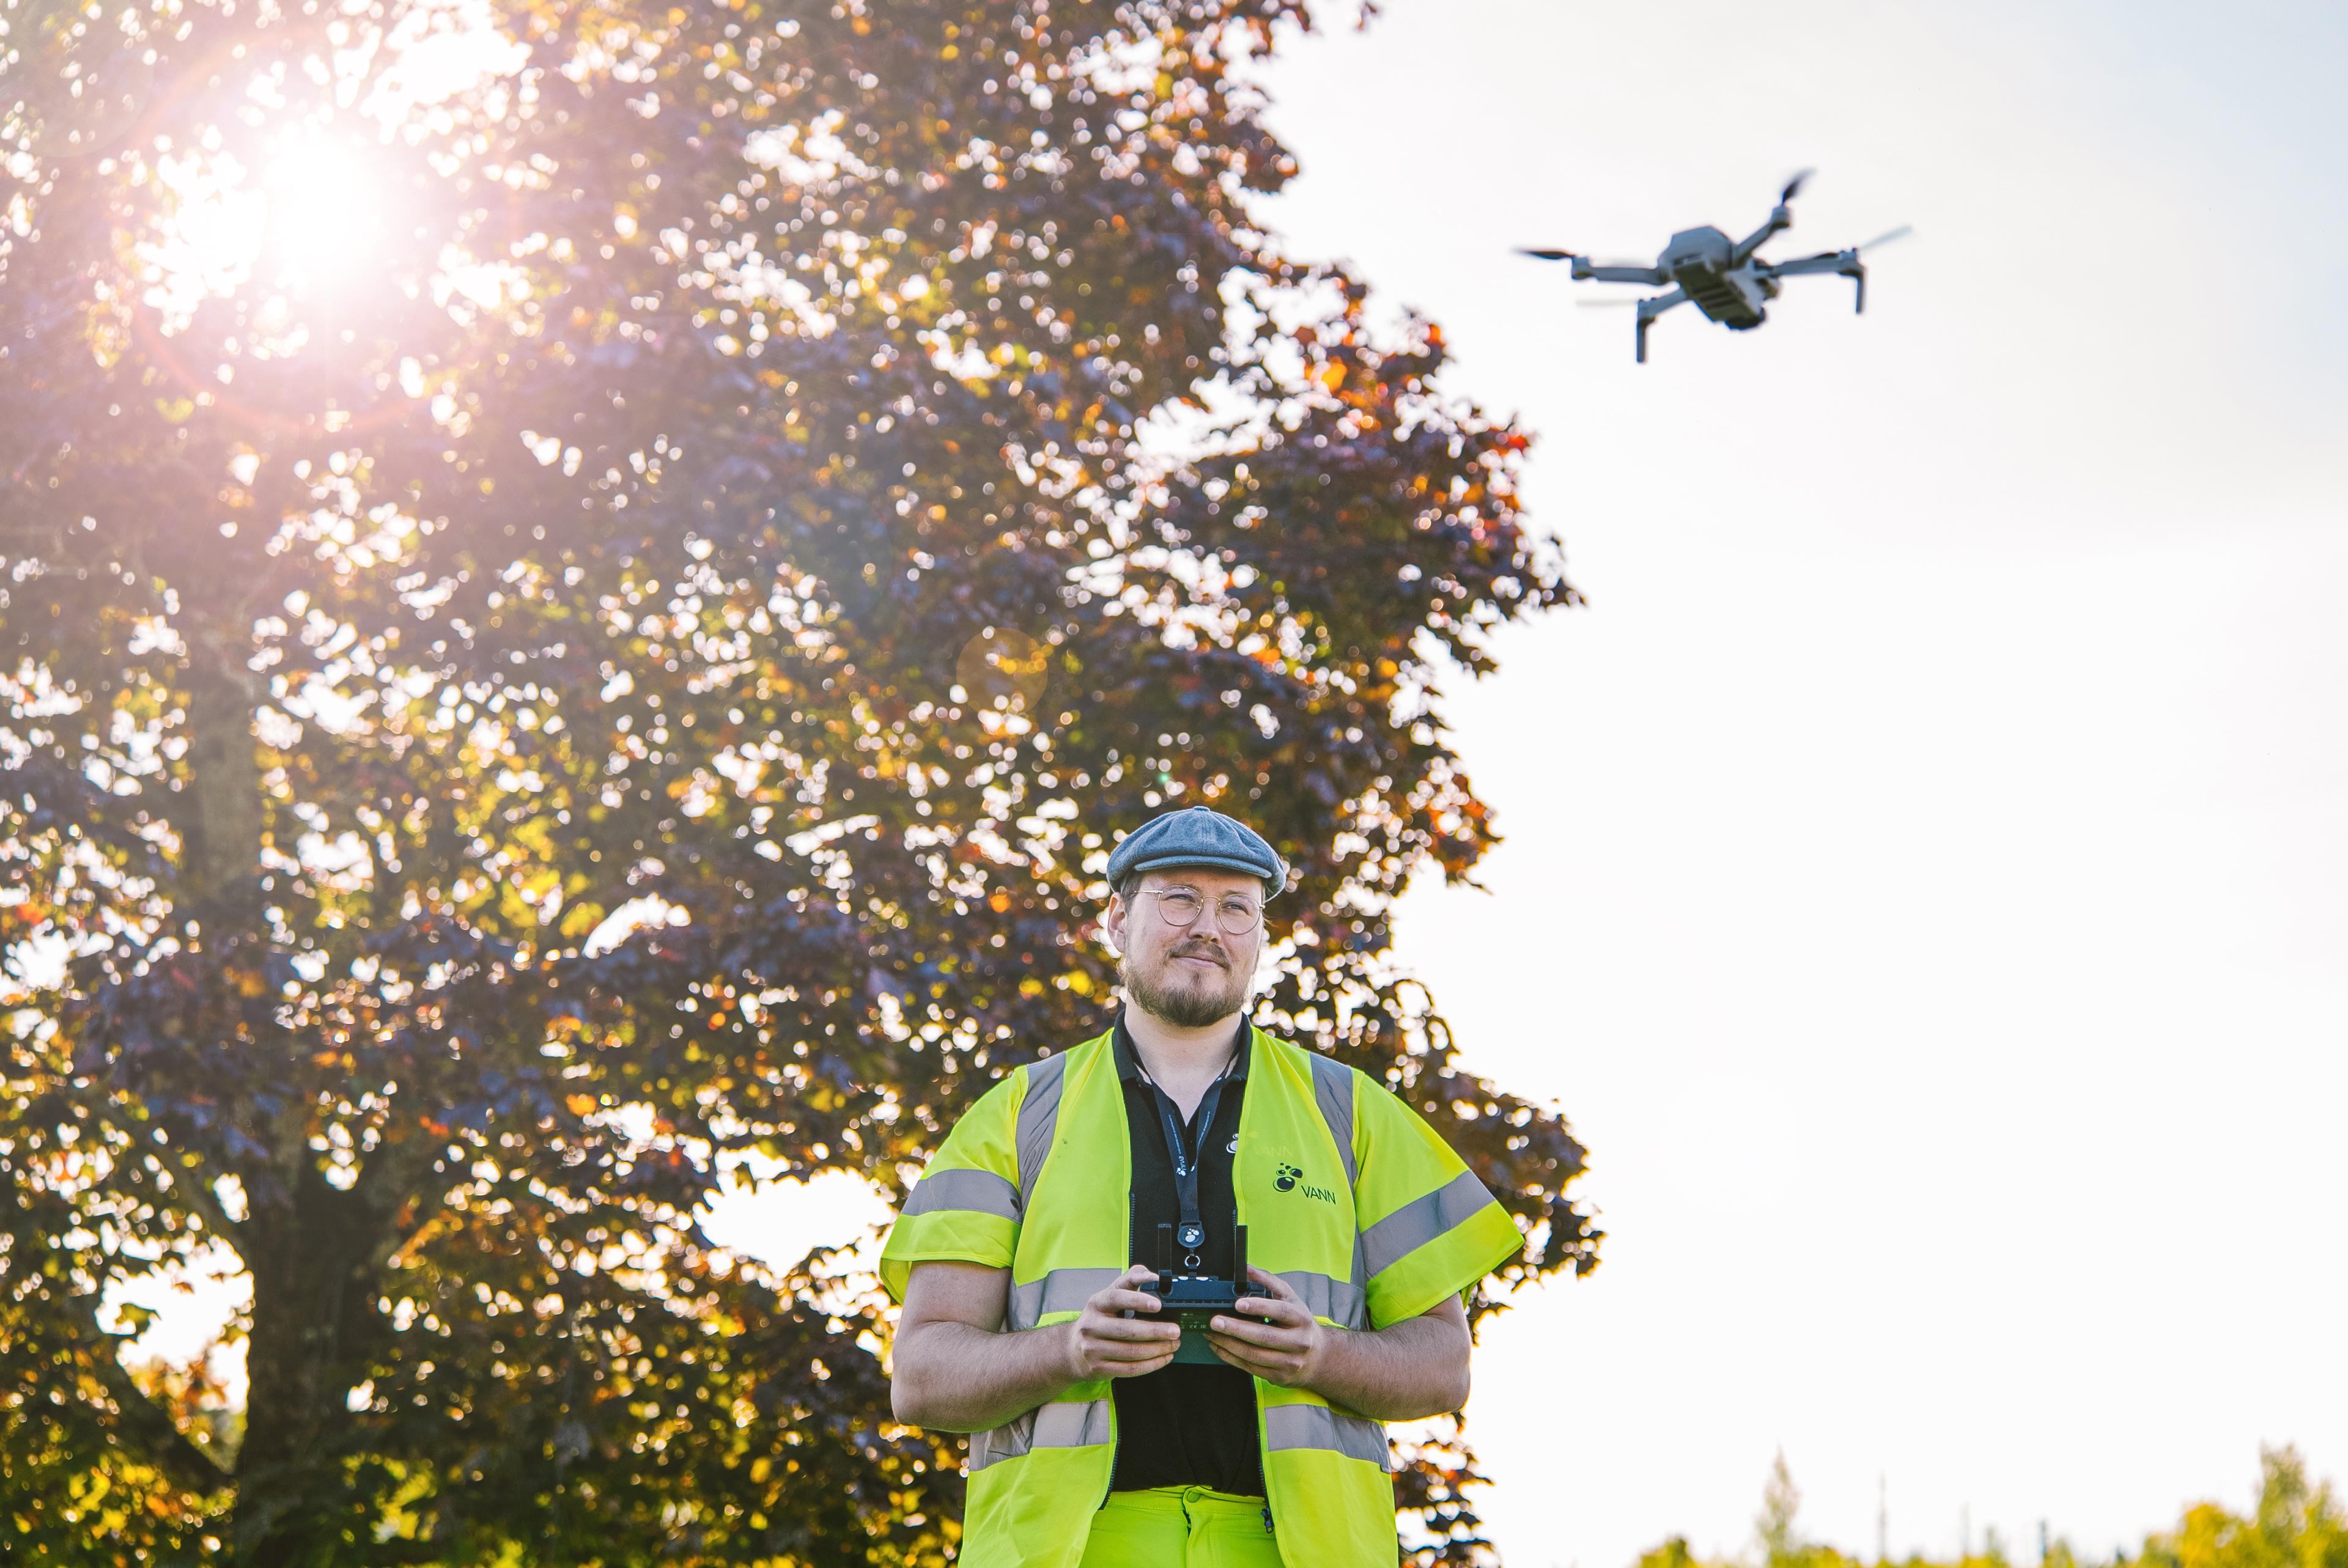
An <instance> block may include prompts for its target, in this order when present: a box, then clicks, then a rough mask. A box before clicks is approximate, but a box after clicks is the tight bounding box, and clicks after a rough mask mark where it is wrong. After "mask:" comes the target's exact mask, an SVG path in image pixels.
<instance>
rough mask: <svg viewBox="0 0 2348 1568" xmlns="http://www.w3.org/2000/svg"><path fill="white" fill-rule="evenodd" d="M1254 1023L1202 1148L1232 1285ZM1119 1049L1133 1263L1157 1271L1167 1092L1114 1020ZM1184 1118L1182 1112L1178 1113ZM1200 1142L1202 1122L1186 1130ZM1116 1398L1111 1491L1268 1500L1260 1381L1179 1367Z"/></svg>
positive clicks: (1166, 1213) (1121, 1383)
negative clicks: (1167, 1489)
mask: <svg viewBox="0 0 2348 1568" xmlns="http://www.w3.org/2000/svg"><path fill="white" fill-rule="evenodd" d="M1248 1040H1249V1033H1248V1025H1247V1022H1246V1020H1241V1023H1240V1032H1239V1040H1238V1048H1239V1049H1238V1054H1237V1055H1236V1056H1235V1057H1234V1058H1233V1059H1232V1061H1231V1069H1230V1071H1228V1072H1227V1073H1226V1074H1225V1078H1226V1079H1227V1080H1228V1081H1226V1082H1225V1084H1224V1085H1223V1090H1222V1093H1221V1096H1220V1099H1219V1100H1218V1101H1217V1102H1216V1105H1215V1119H1214V1122H1213V1123H1212V1124H1211V1125H1210V1127H1209V1128H1208V1129H1207V1132H1206V1136H1205V1137H1204V1138H1203V1139H1201V1140H1200V1144H1199V1149H1200V1159H1199V1217H1200V1219H1201V1220H1202V1221H1204V1222H1205V1224H1206V1226H1207V1245H1205V1246H1204V1247H1203V1248H1201V1249H1200V1252H1201V1255H1202V1257H1203V1260H1204V1261H1203V1267H1204V1268H1205V1269H1206V1270H1207V1271H1209V1272H1210V1273H1214V1274H1219V1275H1222V1276H1225V1277H1229V1275H1230V1270H1231V1226H1232V1224H1233V1223H1234V1221H1235V1219H1236V1218H1237V1216H1238V1214H1239V1201H1238V1199H1237V1198H1235V1197H1234V1196H1233V1195H1232V1193H1231V1155H1232V1154H1233V1153H1235V1152H1236V1151H1237V1149H1238V1146H1239V1132H1240V1101H1241V1096H1242V1095H1243V1094H1244V1093H1245V1091H1246V1089H1247V1070H1248ZM1112 1049H1113V1050H1115V1052H1116V1055H1117V1077H1118V1079H1119V1081H1121V1082H1122V1084H1123V1086H1124V1089H1125V1121H1126V1126H1127V1129H1128V1133H1129V1142H1130V1143H1131V1146H1132V1150H1133V1235H1132V1236H1131V1237H1130V1238H1129V1239H1130V1243H1131V1245H1130V1247H1129V1250H1128V1253H1127V1255H1128V1257H1130V1258H1131V1259H1133V1260H1134V1261H1135V1262H1137V1263H1146V1264H1148V1265H1149V1266H1151V1267H1152V1268H1155V1267H1156V1266H1158V1259H1157V1253H1158V1227H1159V1225H1172V1224H1174V1223H1175V1222H1176V1220H1177V1218H1178V1217H1179V1214H1180V1202H1179V1199H1178V1198H1177V1197H1176V1196H1175V1192H1174V1157H1173V1154H1172V1153H1171V1152H1170V1151H1169V1150H1168V1149H1167V1147H1166V1130H1165V1127H1164V1124H1163V1123H1162V1122H1161V1121H1160V1120H1159V1112H1158V1099H1159V1095H1160V1094H1162V1093H1163V1092H1164V1091H1162V1090H1160V1089H1159V1088H1158V1086H1157V1085H1155V1084H1153V1083H1151V1082H1150V1081H1149V1080H1148V1077H1147V1076H1146V1075H1145V1074H1144V1073H1143V1071H1142V1068H1141V1061H1140V1059H1139V1058H1138V1056H1136V1055H1135V1054H1134V1050H1133V1037H1132V1036H1131V1035H1129V1034H1128V1033H1127V1032H1126V1030H1125V1020H1124V1019H1123V1018H1119V1019H1118V1020H1117V1030H1116V1033H1115V1039H1114V1040H1113V1042H1112ZM1178 1113H1179V1112H1178ZM1184 1131H1185V1132H1188V1133H1192V1134H1195V1133H1196V1132H1198V1127H1197V1126H1196V1124H1195V1122H1193V1123H1192V1124H1190V1125H1188V1126H1186V1127H1185V1129H1184ZM1109 1388H1110V1389H1111V1391H1112V1394H1113V1396H1114V1397H1115V1399H1116V1400H1117V1469H1116V1471H1114V1472H1113V1474H1112V1475H1111V1477H1110V1479H1109V1489H1110V1490H1111V1491H1140V1490H1142V1489H1143V1488H1146V1487H1153V1486H1205V1487H1211V1488H1213V1489H1214V1490H1215V1491H1225V1492H1231V1493H1235V1494H1237V1495H1239V1496H1241V1497H1259V1496H1262V1493H1263V1456H1262V1453H1261V1452H1259V1451H1258V1450H1257V1447H1256V1430H1255V1424H1256V1423H1255V1381H1254V1379H1253V1378H1250V1377H1249V1376H1248V1375H1247V1374H1246V1373H1245V1372H1242V1371H1241V1370H1240V1369H1239V1368H1236V1367H1231V1366H1226V1365H1225V1364H1224V1363H1222V1362H1220V1361H1218V1362H1216V1363H1215V1364H1214V1365H1213V1366H1211V1367H1210V1366H1202V1365H1198V1364H1195V1363H1191V1362H1186V1361H1178V1362H1175V1363H1173V1364H1171V1365H1169V1366H1165V1367H1160V1368H1159V1369H1158V1370H1157V1371H1155V1372H1150V1373H1147V1374H1145V1375H1144V1376H1142V1377H1138V1378H1112V1379H1111V1380H1110V1383H1109Z"/></svg>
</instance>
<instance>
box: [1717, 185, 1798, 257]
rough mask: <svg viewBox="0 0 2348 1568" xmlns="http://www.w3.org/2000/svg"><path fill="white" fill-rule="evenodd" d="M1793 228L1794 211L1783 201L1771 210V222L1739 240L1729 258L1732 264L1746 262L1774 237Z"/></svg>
mask: <svg viewBox="0 0 2348 1568" xmlns="http://www.w3.org/2000/svg"><path fill="white" fill-rule="evenodd" d="M1793 226H1794V211H1793V209H1792V208H1790V207H1787V205H1786V204H1785V203H1784V202H1782V201H1781V202H1779V203H1778V204H1777V205H1776V207H1774V208H1772V209H1771V210H1770V212H1769V220H1768V221H1767V222H1766V223H1764V224H1762V225H1761V227H1759V228H1758V229H1756V230H1755V231H1753V232H1752V233H1750V234H1747V235H1746V236H1745V238H1744V239H1742V240H1739V241H1737V242H1736V249H1735V251H1734V252H1732V253H1731V254H1730V256H1729V261H1730V263H1731V264H1732V265H1734V264H1735V263H1736V262H1740V261H1746V259H1748V258H1749V257H1751V255H1752V254H1753V252H1754V251H1758V250H1759V249H1760V248H1761V247H1762V246H1764V245H1766V244H1767V243H1768V242H1769V241H1770V239H1771V237H1772V236H1774V235H1776V234H1780V233H1783V232H1784V231H1787V230H1788V229H1790V228H1792V227H1793Z"/></svg>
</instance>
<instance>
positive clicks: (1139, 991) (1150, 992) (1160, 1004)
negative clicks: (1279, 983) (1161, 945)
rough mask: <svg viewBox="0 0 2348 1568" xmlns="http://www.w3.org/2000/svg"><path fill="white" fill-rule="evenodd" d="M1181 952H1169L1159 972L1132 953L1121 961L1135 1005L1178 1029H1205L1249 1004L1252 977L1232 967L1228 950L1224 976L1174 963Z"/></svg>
mask: <svg viewBox="0 0 2348 1568" xmlns="http://www.w3.org/2000/svg"><path fill="white" fill-rule="evenodd" d="M1193 950H1194V951H1203V949H1193ZM1180 956H1181V949H1180V948H1176V949H1174V950H1173V951H1171V952H1169V953H1168V954H1167V955H1166V957H1165V958H1163V959H1161V960H1160V961H1159V964H1158V966H1157V969H1156V972H1155V973H1144V972H1143V971H1142V969H1141V968H1140V967H1139V966H1138V965H1137V964H1136V963H1135V962H1134V961H1133V956H1132V955H1131V954H1129V953H1128V955H1126V956H1125V957H1124V958H1122V959H1120V960H1119V961H1118V963H1117V979H1119V980H1121V981H1122V982H1123V983H1124V985H1125V994H1126V996H1127V997H1128V999H1130V1000H1131V1001H1132V1003H1133V1005H1134V1006H1136V1007H1138V1008H1139V1009H1141V1010H1142V1011H1143V1012H1146V1013H1148V1015H1149V1016H1150V1017H1152V1018H1155V1019H1162V1020H1165V1021H1166V1022H1168V1023H1170V1024H1172V1025H1173V1026H1174V1027H1176V1028H1177V1029H1204V1028H1206V1027H1207V1025H1209V1024H1210V1023H1215V1022H1218V1021H1219V1020H1223V1019H1227V1018H1229V1017H1231V1015H1232V1014H1233V1013H1235V1012H1237V1011H1239V1010H1240V1009H1241V1008H1243V1007H1245V1006H1246V1005H1247V999H1248V979H1249V977H1248V976H1246V975H1244V974H1241V972H1240V971H1239V970H1238V969H1237V968H1231V967H1230V956H1229V955H1228V954H1226V955H1224V963H1225V965H1226V968H1224V970H1223V973H1222V974H1221V975H1220V976H1217V975H1214V974H1212V973H1210V972H1205V971H1200V972H1197V973H1196V974H1195V978H1193V977H1192V976H1191V975H1190V974H1188V973H1186V972H1185V971H1183V970H1180V969H1177V968H1175V967H1174V960H1175V959H1176V958H1179V957H1180ZM1186 981H1187V983H1185V982H1186Z"/></svg>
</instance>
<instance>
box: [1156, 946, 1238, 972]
mask: <svg viewBox="0 0 2348 1568" xmlns="http://www.w3.org/2000/svg"><path fill="white" fill-rule="evenodd" d="M1166 956H1167V957H1168V958H1212V959H1213V960H1214V961H1215V962H1216V963H1218V964H1220V965H1221V966H1222V967H1223V968H1227V969H1228V968H1231V958H1230V957H1229V956H1228V955H1226V954H1225V953H1224V951H1223V949H1222V948H1221V946H1220V944H1218V943H1214V942H1200V941H1197V940H1192V941H1189V942H1185V943H1183V944H1182V945H1181V946H1180V947H1179V948H1175V949H1174V950H1173V951H1172V952H1170V953H1169V954H1167V955H1166Z"/></svg>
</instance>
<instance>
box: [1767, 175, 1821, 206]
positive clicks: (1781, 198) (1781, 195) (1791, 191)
mask: <svg viewBox="0 0 2348 1568" xmlns="http://www.w3.org/2000/svg"><path fill="white" fill-rule="evenodd" d="M1817 172H1818V170H1817V169H1804V170H1802V171H1801V172H1800V173H1799V174H1797V175H1796V176H1794V178H1793V179H1788V180H1787V181H1786V189H1785V190H1781V191H1779V192H1778V193H1777V205H1778V206H1780V207H1783V206H1785V205H1786V203H1787V202H1788V201H1791V200H1793V199H1794V198H1795V197H1797V196H1799V195H1800V194H1801V193H1802V182H1803V181H1805V180H1807V179H1809V177H1810V176H1811V175H1813V174H1816V173H1817Z"/></svg>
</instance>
